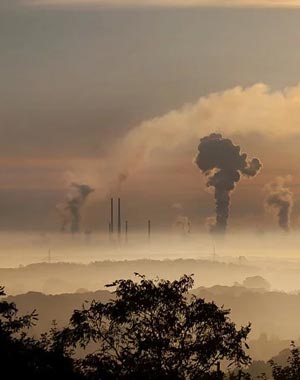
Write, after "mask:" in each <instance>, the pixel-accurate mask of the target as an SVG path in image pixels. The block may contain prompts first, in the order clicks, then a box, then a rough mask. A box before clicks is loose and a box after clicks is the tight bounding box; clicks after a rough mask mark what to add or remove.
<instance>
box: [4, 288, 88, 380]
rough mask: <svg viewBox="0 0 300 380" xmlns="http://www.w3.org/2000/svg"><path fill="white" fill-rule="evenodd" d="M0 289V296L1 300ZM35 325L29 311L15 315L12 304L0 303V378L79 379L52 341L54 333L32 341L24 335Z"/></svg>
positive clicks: (66, 358) (63, 353)
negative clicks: (21, 314)
mask: <svg viewBox="0 0 300 380" xmlns="http://www.w3.org/2000/svg"><path fill="white" fill-rule="evenodd" d="M4 295H5V292H4V288H3V287H0V296H4ZM36 321H37V314H36V312H35V311H33V312H32V313H30V314H26V315H23V316H19V315H18V309H17V307H16V305H15V304H14V303H9V302H6V301H1V302H0V378H1V379H2V378H3V379H10V380H15V379H18V380H19V379H30V380H41V379H43V380H50V379H51V380H52V379H54V378H55V379H58V380H59V379H61V380H62V379H64V380H65V379H68V380H73V379H74V380H75V379H80V378H82V377H81V375H79V374H77V373H76V372H75V370H74V366H73V359H72V358H70V357H68V355H66V354H65V352H64V348H63V346H59V345H58V344H57V343H56V341H55V339H53V337H54V335H55V331H54V329H53V330H51V331H50V332H49V333H48V334H45V335H44V336H43V337H42V339H40V340H36V339H34V338H32V337H30V336H29V335H28V329H29V328H30V327H32V326H33V325H34V324H35V322H36Z"/></svg>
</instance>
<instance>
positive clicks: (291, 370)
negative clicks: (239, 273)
mask: <svg viewBox="0 0 300 380" xmlns="http://www.w3.org/2000/svg"><path fill="white" fill-rule="evenodd" d="M136 275H137V277H138V279H137V280H117V281H115V282H114V283H112V284H110V285H109V286H110V287H115V291H114V292H113V294H112V298H113V299H111V300H108V301H107V302H104V303H102V302H100V301H96V300H94V301H92V302H91V303H89V304H84V305H83V306H82V308H81V309H78V310H74V312H73V314H72V316H71V319H70V322H69V325H68V326H67V327H65V328H62V329H59V328H57V326H56V324H55V323H54V324H53V326H52V328H51V329H50V330H49V331H48V332H46V333H44V334H42V335H41V336H40V337H39V338H36V337H32V336H31V335H30V334H29V329H30V328H31V327H32V326H33V325H34V324H35V323H36V322H37V319H38V316H37V313H36V312H35V311H33V312H31V313H27V314H25V315H21V316H20V315H19V313H18V309H17V306H16V305H15V304H14V303H13V302H8V301H6V300H2V301H0V371H1V373H2V374H5V375H6V374H8V377H7V378H9V379H20V378H30V379H34V380H35V379H46V380H47V379H49V380H50V379H53V378H56V379H70V380H73V379H78V380H79V379H82V380H137V379H145V380H150V379H151V380H152V379H162V380H225V379H226V380H235V379H236V380H242V379H244V380H249V379H253V380H255V379H261V380H263V379H270V374H271V373H272V376H273V379H274V380H296V379H297V380H298V379H299V378H300V377H299V376H300V354H299V349H298V348H297V347H296V345H295V344H294V343H293V344H292V346H291V351H290V355H289V356H290V358H289V359H288V362H287V363H286V364H284V365H282V364H278V363H277V362H276V360H272V361H270V362H269V364H267V363H265V362H258V361H256V362H253V363H251V358H250V356H249V355H248V353H247V350H248V348H249V347H248V344H247V339H248V335H249V333H250V329H251V328H250V327H251V326H250V324H248V325H246V326H242V327H240V328H237V327H236V325H235V324H234V323H233V322H232V321H231V319H230V311H229V310H226V309H224V308H223V307H218V306H217V305H216V304H215V303H214V302H207V301H205V300H204V299H203V298H200V297H196V296H194V295H192V294H191V292H190V291H191V289H192V287H193V283H194V282H193V278H192V276H186V275H185V276H183V277H181V278H180V279H179V280H175V281H167V280H159V279H156V280H149V279H147V278H146V277H145V276H141V275H138V274H136ZM4 295H5V293H4V289H3V288H0V296H4ZM250 373H251V374H253V377H251V375H250Z"/></svg>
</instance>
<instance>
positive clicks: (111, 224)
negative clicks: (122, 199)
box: [110, 198, 114, 234]
mask: <svg viewBox="0 0 300 380" xmlns="http://www.w3.org/2000/svg"><path fill="white" fill-rule="evenodd" d="M110 233H111V234H113V233H114V199H113V198H110Z"/></svg>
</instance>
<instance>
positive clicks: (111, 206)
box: [108, 198, 151, 239]
mask: <svg viewBox="0 0 300 380" xmlns="http://www.w3.org/2000/svg"><path fill="white" fill-rule="evenodd" d="M117 218H118V220H117V227H118V230H117V231H118V237H119V238H120V237H121V234H122V219H121V199H120V198H118V211H117ZM124 227H125V228H124V232H125V237H126V239H127V235H128V220H125V222H124ZM108 230H109V233H110V235H113V234H114V233H115V225H114V198H111V199H110V222H109V225H108ZM147 231H148V238H149V239H150V237H151V220H148V224H147Z"/></svg>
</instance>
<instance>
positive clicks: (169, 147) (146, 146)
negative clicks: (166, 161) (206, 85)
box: [107, 84, 300, 183]
mask: <svg viewBox="0 0 300 380" xmlns="http://www.w3.org/2000/svg"><path fill="white" fill-rule="evenodd" d="M299 124H300V86H295V87H290V88H286V89H284V90H282V91H271V90H270V88H269V87H268V86H266V85H264V84H256V85H254V86H251V87H248V88H242V87H236V88H233V89H229V90H226V91H223V92H218V93H213V94H210V95H208V96H206V97H201V98H199V100H198V101H196V102H195V103H193V104H186V105H184V106H183V107H182V108H180V109H177V110H172V111H170V112H168V113H166V114H164V115H162V116H160V117H155V118H153V119H151V120H146V121H144V122H142V123H141V124H140V125H138V126H136V127H135V128H132V129H131V130H130V131H129V132H128V134H127V135H126V136H125V137H124V139H123V140H122V141H120V143H119V144H117V145H116V147H115V149H113V151H112V154H111V156H109V157H108V158H107V160H108V162H110V163H112V164H111V165H112V167H110V169H109V171H108V173H109V175H111V174H112V173H113V175H114V177H115V181H118V182H119V183H121V182H123V183H124V181H125V180H126V179H127V178H129V177H130V175H131V174H132V173H133V172H134V171H135V170H136V169H138V168H139V167H140V166H142V165H143V163H144V162H145V161H147V160H149V159H151V155H152V154H153V152H155V157H156V156H157V155H158V154H159V152H160V151H167V152H172V151H175V150H176V149H178V148H179V147H181V146H187V145H189V146H193V144H194V141H195V139H197V140H198V139H200V138H201V136H203V135H208V134H210V133H212V132H215V131H217V132H220V133H224V134H226V135H230V136H232V135H234V134H238V135H244V136H245V135H247V134H249V133H250V134H253V133H255V134H262V135H265V136H267V137H268V138H270V136H271V137H272V138H281V137H282V136H288V135H292V134H299ZM248 170H249V171H250V172H251V167H250V168H248ZM254 170H255V166H254ZM250 172H249V175H251V173H250ZM123 173H126V175H123Z"/></svg>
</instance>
